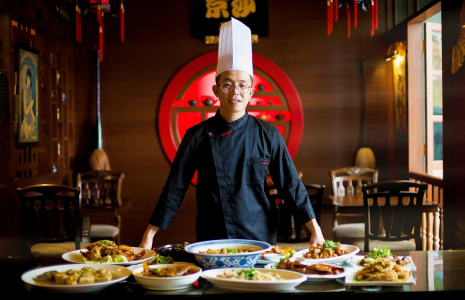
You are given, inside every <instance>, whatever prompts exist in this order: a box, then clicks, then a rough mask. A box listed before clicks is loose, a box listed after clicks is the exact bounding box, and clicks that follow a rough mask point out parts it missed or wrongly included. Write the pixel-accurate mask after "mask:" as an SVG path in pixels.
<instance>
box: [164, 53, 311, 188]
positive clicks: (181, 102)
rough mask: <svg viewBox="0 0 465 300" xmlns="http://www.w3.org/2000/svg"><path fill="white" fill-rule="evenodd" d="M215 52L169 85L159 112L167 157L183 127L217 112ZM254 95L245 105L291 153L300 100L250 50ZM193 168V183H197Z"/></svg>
mask: <svg viewBox="0 0 465 300" xmlns="http://www.w3.org/2000/svg"><path fill="white" fill-rule="evenodd" d="M217 60H218V52H217V51H214V52H210V53H207V54H204V55H202V56H200V57H198V58H196V59H194V60H192V61H191V62H189V63H188V64H187V65H185V66H184V67H183V68H182V69H181V70H180V71H179V72H178V73H177V74H176V75H175V76H174V78H173V79H172V80H171V82H170V84H169V85H168V87H167V89H166V91H165V94H164V95H163V99H162V101H161V105H160V110H159V112H158V128H159V129H158V130H159V134H160V139H161V142H162V146H163V149H164V151H165V154H166V156H167V157H168V159H169V161H170V163H172V162H173V159H174V156H175V155H176V151H177V150H178V147H179V144H180V143H181V140H182V137H183V136H184V134H185V132H186V130H187V129H188V128H189V127H191V126H193V125H196V124H198V123H199V122H201V121H203V120H206V119H208V118H210V117H212V116H214V115H215V113H216V111H217V110H218V109H219V101H217V99H216V96H215V95H214V93H213V91H212V86H213V85H214V84H215V73H216V63H217ZM253 64H254V83H253V87H254V89H255V93H254V96H253V97H252V99H250V101H249V105H248V106H247V111H248V113H249V115H252V116H255V117H257V118H260V119H262V120H265V121H267V122H269V123H270V124H272V125H274V126H276V127H277V128H278V129H279V131H280V132H281V135H282V136H283V138H284V140H285V142H286V145H287V148H288V150H289V153H290V155H291V157H292V158H293V157H294V156H295V154H296V153H297V150H298V149H299V146H300V142H301V140H302V133H303V122H304V119H303V112H302V103H301V102H300V97H299V95H298V93H297V90H296V89H295V87H294V84H293V83H292V82H291V80H290V79H289V77H288V76H287V75H286V74H285V73H284V72H283V71H282V70H281V69H280V68H279V67H278V66H277V65H275V64H274V63H273V62H271V61H270V60H268V59H266V58H264V57H262V56H260V55H258V54H253ZM196 182H197V173H196V174H195V176H194V179H193V181H192V183H194V184H196Z"/></svg>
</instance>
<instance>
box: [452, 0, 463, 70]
mask: <svg viewBox="0 0 465 300" xmlns="http://www.w3.org/2000/svg"><path fill="white" fill-rule="evenodd" d="M459 26H460V27H461V30H460V35H459V39H458V41H457V43H456V44H455V45H454V46H452V64H451V65H452V70H451V73H452V74H455V73H457V71H458V70H459V68H460V67H461V66H462V65H463V61H464V58H465V1H463V4H462V9H461V10H460V24H459Z"/></svg>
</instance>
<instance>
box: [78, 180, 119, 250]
mask: <svg viewBox="0 0 465 300" xmlns="http://www.w3.org/2000/svg"><path fill="white" fill-rule="evenodd" d="M124 177H125V174H124V172H111V171H90V172H85V173H78V174H77V176H76V185H77V186H78V187H79V188H80V189H81V191H82V192H81V194H80V201H81V205H82V206H83V207H86V208H96V209H97V208H105V207H108V208H111V207H114V206H121V205H122V204H123V200H122V198H121V190H122V185H123V179H124ZM94 223H95V224H94ZM120 233H121V216H120V215H117V214H115V215H114V216H112V220H109V219H106V220H95V219H94V220H91V226H90V239H91V241H92V242H94V241H98V240H102V239H109V240H113V241H115V242H116V243H117V244H118V245H120V243H121V235H120Z"/></svg>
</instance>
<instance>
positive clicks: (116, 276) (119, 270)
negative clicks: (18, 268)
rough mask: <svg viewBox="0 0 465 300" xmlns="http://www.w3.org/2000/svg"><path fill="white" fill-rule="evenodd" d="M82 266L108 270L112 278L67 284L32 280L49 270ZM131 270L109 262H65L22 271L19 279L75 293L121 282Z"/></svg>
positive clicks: (62, 270)
mask: <svg viewBox="0 0 465 300" xmlns="http://www.w3.org/2000/svg"><path fill="white" fill-rule="evenodd" d="M84 267H91V268H94V269H96V270H100V269H103V270H109V271H110V272H111V274H112V280H110V281H102V282H94V283H89V284H76V285H67V284H56V283H54V282H50V283H49V282H37V281H34V278H35V277H37V276H39V275H41V274H43V273H45V272H50V271H57V272H65V271H67V270H80V269H82V268H84ZM131 274H132V273H131V271H130V270H128V269H127V268H125V267H123V266H117V265H110V264H65V265H55V266H49V267H43V268H38V269H33V270H30V271H28V272H26V273H24V274H23V275H22V276H21V279H22V280H23V282H24V283H26V284H30V285H32V286H36V287H39V288H43V289H46V290H49V291H53V292H61V293H76V292H91V291H97V290H101V289H104V288H106V287H108V286H110V285H113V284H116V283H118V282H121V281H123V280H125V279H126V278H128V277H129V276H131Z"/></svg>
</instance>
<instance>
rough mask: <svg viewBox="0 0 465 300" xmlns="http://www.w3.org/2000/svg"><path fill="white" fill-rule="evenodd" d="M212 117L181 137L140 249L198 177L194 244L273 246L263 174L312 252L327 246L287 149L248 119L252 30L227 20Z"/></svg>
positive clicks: (272, 213)
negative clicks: (248, 241)
mask: <svg viewBox="0 0 465 300" xmlns="http://www.w3.org/2000/svg"><path fill="white" fill-rule="evenodd" d="M216 76H217V77H216V84H215V85H213V87H212V90H213V93H215V95H216V97H218V99H219V101H220V109H219V110H218V111H217V112H216V115H215V116H213V117H211V118H209V119H207V120H205V121H203V122H201V123H199V124H197V125H195V126H192V127H191V128H190V129H188V130H187V132H186V134H185V135H184V138H183V139H182V141H181V144H180V146H179V149H178V151H177V153H176V156H175V158H174V160H173V163H172V166H171V170H170V173H169V175H168V179H167V181H166V184H165V187H164V189H163V191H162V193H161V195H160V198H159V199H158V202H157V204H156V207H155V209H154V211H153V213H152V216H151V218H150V221H149V225H148V227H147V229H146V231H145V233H144V235H143V238H142V242H141V244H140V247H142V248H146V249H151V248H152V243H153V238H154V236H155V234H156V233H157V231H158V230H159V229H164V230H167V229H168V228H169V226H170V223H171V221H172V220H173V217H174V216H175V214H176V212H177V210H178V208H179V206H180V205H181V203H182V200H183V198H184V195H185V193H186V191H187V189H188V187H189V185H190V183H191V180H192V178H193V176H194V173H195V172H196V171H197V172H198V173H197V174H198V178H197V189H196V199H197V218H196V235H197V241H205V240H215V239H234V238H240V239H252V240H260V241H265V242H268V243H270V244H272V245H275V244H276V239H277V208H276V204H275V203H273V202H270V201H269V200H268V198H267V197H266V194H265V189H266V188H267V185H266V177H267V173H268V172H269V174H270V175H271V178H272V180H273V183H274V184H275V186H276V187H277V189H278V190H279V192H280V194H281V195H282V197H283V199H284V203H285V205H288V206H289V208H290V209H291V212H292V215H293V216H294V219H295V220H296V221H297V222H299V223H300V224H306V226H307V228H308V229H309V230H310V232H311V233H312V234H311V237H310V241H309V242H310V244H313V245H321V244H323V243H324V242H325V240H324V237H323V234H322V232H321V228H320V226H319V225H318V223H317V222H316V219H315V213H314V211H313V208H312V205H311V203H310V200H309V198H308V195H307V191H306V189H305V187H304V185H303V184H302V182H301V180H300V178H299V175H298V174H297V171H296V168H295V166H294V163H293V161H292V159H291V156H290V154H289V152H288V150H287V147H286V144H285V142H284V140H283V138H282V136H281V134H280V132H279V131H278V129H276V128H275V127H274V126H272V125H270V124H268V123H266V122H264V121H262V120H259V119H258V118H256V117H254V116H249V114H248V113H247V104H248V103H249V100H250V98H251V97H252V96H253V94H254V89H253V88H252V84H253V65H252V38H251V31H250V29H249V28H248V27H247V26H245V25H244V24H243V23H241V22H240V21H238V20H236V19H234V18H232V19H231V21H229V22H226V23H224V24H223V25H222V26H221V28H220V35H219V48H218V63H217V70H216Z"/></svg>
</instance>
